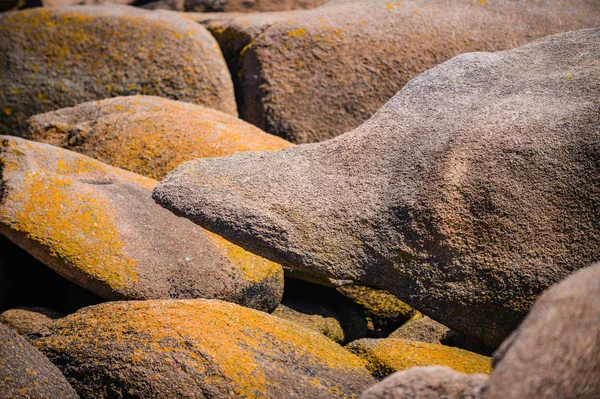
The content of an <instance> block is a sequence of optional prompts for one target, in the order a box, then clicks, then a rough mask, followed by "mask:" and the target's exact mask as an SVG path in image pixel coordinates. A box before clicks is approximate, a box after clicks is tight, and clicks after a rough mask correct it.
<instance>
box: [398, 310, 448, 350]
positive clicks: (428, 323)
mask: <svg viewBox="0 0 600 399" xmlns="http://www.w3.org/2000/svg"><path fill="white" fill-rule="evenodd" d="M449 332H450V329H449V328H448V327H446V326H445V325H443V324H440V323H438V322H437V321H435V320H431V319H430V318H429V317H427V316H425V317H421V318H417V319H416V320H412V321H409V322H407V323H406V324H404V325H403V326H402V327H400V328H399V329H397V330H396V331H394V332H393V333H391V334H390V338H400V339H408V340H411V341H421V342H429V343H431V344H439V343H440V340H441V339H443V338H444V337H445V336H446V335H447V334H448V333H449Z"/></svg>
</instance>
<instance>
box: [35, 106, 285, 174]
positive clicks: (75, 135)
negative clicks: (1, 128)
mask: <svg viewBox="0 0 600 399" xmlns="http://www.w3.org/2000/svg"><path fill="white" fill-rule="evenodd" d="M27 125H28V129H27V133H26V134H25V137H26V138H28V139H31V140H35V141H41V142H44V143H48V144H52V145H55V146H58V147H62V148H67V149H69V150H72V151H76V152H79V153H81V154H84V155H87V156H90V157H92V158H95V159H98V160H100V161H102V162H106V163H108V164H110V165H112V166H116V167H119V168H123V169H126V170H129V171H132V172H135V173H139V174H141V175H144V176H148V177H152V178H154V179H162V178H163V177H165V175H166V174H167V173H168V172H170V171H171V170H172V169H174V168H175V167H176V166H177V165H179V164H180V163H182V162H184V161H189V160H191V159H196V158H206V157H221V156H225V155H232V154H235V153H238V152H242V151H276V150H281V149H284V148H287V147H290V146H292V144H291V143H289V142H287V141H285V140H283V139H281V138H279V137H276V136H272V135H270V134H268V133H265V132H263V131H262V130H260V129H258V128H257V127H255V126H253V125H251V124H249V123H247V122H244V121H242V120H241V119H238V118H236V117H233V116H231V115H228V114H225V113H223V112H220V111H217V110H214V109H211V108H207V107H203V106H200V105H196V104H190V103H185V102H181V101H173V100H169V99H166V98H161V97H154V96H126V97H116V98H111V99H106V100H101V101H90V102H87V103H83V104H79V105H77V106H75V107H70V108H64V109H60V110H57V111H52V112H47V113H45V114H41V115H36V116H33V117H31V118H29V120H28V121H27Z"/></svg>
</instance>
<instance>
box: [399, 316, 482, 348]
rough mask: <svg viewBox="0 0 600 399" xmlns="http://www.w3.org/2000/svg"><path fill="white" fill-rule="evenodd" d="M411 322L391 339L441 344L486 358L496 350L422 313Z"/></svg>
mask: <svg viewBox="0 0 600 399" xmlns="http://www.w3.org/2000/svg"><path fill="white" fill-rule="evenodd" d="M417 313H418V314H417V315H415V317H413V318H411V320H409V321H407V322H406V324H404V325H403V326H402V327H400V328H398V329H397V330H396V331H394V332H392V333H391V334H390V335H389V338H400V339H407V340H411V341H420V342H429V343H431V344H440V345H445V346H453V347H456V348H461V349H465V350H468V351H469V352H474V353H478V354H480V355H484V356H491V355H492V353H493V352H494V350H493V349H492V348H490V347H488V346H486V345H484V344H482V343H481V342H479V341H478V340H476V339H474V338H472V337H468V336H466V335H464V334H461V333H459V332H457V331H453V330H450V329H449V328H448V327H446V326H445V325H443V324H440V323H438V322H437V321H435V320H432V319H430V318H429V317H427V316H423V315H422V314H420V312H417Z"/></svg>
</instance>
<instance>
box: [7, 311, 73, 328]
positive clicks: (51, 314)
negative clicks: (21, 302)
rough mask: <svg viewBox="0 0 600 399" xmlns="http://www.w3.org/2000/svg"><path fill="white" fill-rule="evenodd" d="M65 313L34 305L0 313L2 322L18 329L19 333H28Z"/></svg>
mask: <svg viewBox="0 0 600 399" xmlns="http://www.w3.org/2000/svg"><path fill="white" fill-rule="evenodd" d="M63 316H64V315H63V314H62V313H60V312H57V311H56V310H52V309H46V308H40V307H34V308H16V309H9V310H6V311H4V312H2V313H0V323H4V324H6V325H7V326H9V327H11V328H13V329H14V330H16V331H17V332H18V333H19V334H28V333H30V332H31V331H32V330H33V329H34V328H36V327H39V326H42V325H44V324H48V323H51V322H52V320H55V319H59V318H61V317H63Z"/></svg>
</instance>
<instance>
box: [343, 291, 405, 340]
mask: <svg viewBox="0 0 600 399" xmlns="http://www.w3.org/2000/svg"><path fill="white" fill-rule="evenodd" d="M337 290H338V291H339V292H340V293H342V294H343V295H345V296H346V297H348V298H350V299H352V301H353V302H355V303H357V304H358V305H360V306H362V307H363V308H364V309H365V315H366V318H367V323H368V327H369V332H368V334H367V335H368V337H370V338H384V337H387V336H388V335H389V334H390V333H391V332H393V331H394V330H395V329H397V328H398V326H400V325H402V324H403V323H405V322H406V321H407V320H409V319H410V318H411V316H412V315H413V314H414V313H415V310H414V309H413V308H411V307H410V306H408V305H407V304H405V303H404V302H402V301H401V300H399V299H398V298H396V297H395V296H394V295H392V294H390V293H389V292H386V291H382V290H376V289H373V288H370V287H363V286H359V285H345V286H341V287H338V288H337Z"/></svg>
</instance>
